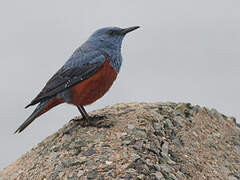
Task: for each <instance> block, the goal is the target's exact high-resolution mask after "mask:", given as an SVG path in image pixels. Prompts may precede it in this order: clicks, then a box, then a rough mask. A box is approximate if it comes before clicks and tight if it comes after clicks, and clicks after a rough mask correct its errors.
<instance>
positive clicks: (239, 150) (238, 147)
mask: <svg viewBox="0 0 240 180" xmlns="http://www.w3.org/2000/svg"><path fill="white" fill-rule="evenodd" d="M233 148H234V149H235V150H236V151H237V152H238V153H240V146H239V145H237V146H233Z"/></svg>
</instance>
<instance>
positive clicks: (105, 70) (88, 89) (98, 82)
mask: <svg viewBox="0 0 240 180" xmlns="http://www.w3.org/2000/svg"><path fill="white" fill-rule="evenodd" d="M116 77H117V73H116V72H115V70H114V69H113V68H112V66H111V65H110V64H109V62H108V60H106V61H105V62H104V64H103V65H102V66H101V67H100V68H99V69H98V70H97V71H96V72H95V74H93V75H92V76H91V77H89V78H88V79H85V80H83V81H82V82H80V83H79V84H77V85H75V86H73V87H72V88H71V89H70V93H71V101H70V102H69V103H70V104H74V105H78V106H85V105H89V104H91V103H93V102H95V101H96V100H97V99H99V98H101V97H102V96H103V95H104V94H105V93H106V92H107V91H108V90H109V88H110V87H111V86H112V84H113V82H114V80H115V79H116Z"/></svg>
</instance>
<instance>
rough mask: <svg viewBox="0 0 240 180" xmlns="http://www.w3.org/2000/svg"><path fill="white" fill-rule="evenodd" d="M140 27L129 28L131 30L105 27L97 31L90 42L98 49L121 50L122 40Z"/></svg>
mask: <svg viewBox="0 0 240 180" xmlns="http://www.w3.org/2000/svg"><path fill="white" fill-rule="evenodd" d="M138 28H139V26H134V27H129V28H124V29H122V28H119V27H105V28H101V29H98V30H97V31H95V32H94V33H93V34H92V35H91V36H90V38H89V39H88V41H90V42H91V43H94V44H95V46H97V47H98V48H110V49H115V48H117V49H118V48H121V44H122V40H123V38H124V36H125V35H126V34H127V33H129V32H131V31H134V30H135V29H138Z"/></svg>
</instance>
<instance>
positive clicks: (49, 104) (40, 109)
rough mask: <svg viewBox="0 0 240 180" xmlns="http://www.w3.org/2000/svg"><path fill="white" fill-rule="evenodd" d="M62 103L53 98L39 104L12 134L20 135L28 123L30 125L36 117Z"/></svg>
mask: <svg viewBox="0 0 240 180" xmlns="http://www.w3.org/2000/svg"><path fill="white" fill-rule="evenodd" d="M61 103H62V101H60V100H58V99H56V98H54V99H50V100H45V101H43V102H41V103H40V104H39V105H38V106H37V107H36V109H35V110H34V111H33V113H32V114H31V115H30V116H29V117H28V118H27V120H26V121H25V122H24V123H22V125H21V126H19V128H18V129H17V130H16V131H15V132H14V133H20V132H22V131H23V130H24V129H25V128H26V127H27V126H28V125H29V124H30V123H32V122H33V121H34V120H35V119H36V118H37V117H39V116H41V115H42V114H43V113H45V112H47V111H49V110H50V109H51V108H53V107H54V106H56V105H58V104H61Z"/></svg>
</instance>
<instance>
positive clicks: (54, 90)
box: [15, 26, 139, 133]
mask: <svg viewBox="0 0 240 180" xmlns="http://www.w3.org/2000/svg"><path fill="white" fill-rule="evenodd" d="M137 28H139V26H135V27H130V28H125V29H122V28H118V27H107V28H102V29H99V30H97V31H96V32H94V33H93V34H92V35H91V36H90V37H89V39H88V40H87V41H86V42H85V43H84V44H83V45H82V46H81V47H79V48H78V49H77V50H76V51H75V52H74V53H73V55H72V56H71V57H70V58H69V59H68V61H67V62H66V63H65V64H64V65H63V66H62V68H60V69H59V70H58V71H57V73H56V74H54V75H53V77H52V78H51V79H50V80H49V81H48V82H47V84H46V85H45V87H44V88H43V89H42V91H41V92H40V93H39V94H38V95H37V97H36V98H34V99H33V100H32V102H31V103H30V104H29V105H27V106H26V108H27V107H29V106H32V105H35V104H37V103H39V105H38V106H37V108H36V109H35V110H34V112H33V113H32V114H31V116H30V117H29V118H28V119H27V120H26V121H25V122H24V123H23V124H22V125H21V126H20V127H19V128H18V129H17V130H16V131H15V133H16V132H21V131H23V130H24V129H25V128H26V127H27V126H28V125H29V124H30V123H31V122H32V121H33V120H34V119H36V118H37V117H39V116H40V115H41V114H43V113H45V112H47V111H48V110H50V109H51V108H53V107H54V106H56V105H58V104H61V103H64V102H66V103H69V104H73V105H76V106H77V107H78V109H79V111H80V113H81V115H82V116H83V118H85V119H89V116H88V114H87V112H86V111H85V109H84V107H83V106H85V105H88V104H91V103H93V102H94V101H96V100H97V99H99V98H100V97H102V96H103V95H104V94H105V93H106V92H107V90H108V89H109V88H110V87H111V85H112V83H113V82H114V80H115V79H116V77H117V74H118V73H119V71H120V67H121V64H122V56H121V45H122V40H123V38H124V36H125V35H126V34H127V33H128V32H131V31H133V30H135V29H137Z"/></svg>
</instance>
